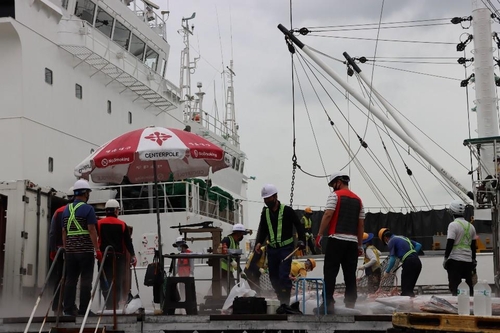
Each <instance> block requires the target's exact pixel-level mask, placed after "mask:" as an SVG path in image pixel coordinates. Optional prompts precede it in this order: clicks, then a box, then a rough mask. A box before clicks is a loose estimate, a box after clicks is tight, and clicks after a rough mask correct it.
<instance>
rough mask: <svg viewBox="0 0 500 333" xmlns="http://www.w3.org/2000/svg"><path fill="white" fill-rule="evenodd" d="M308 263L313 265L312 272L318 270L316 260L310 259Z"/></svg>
mask: <svg viewBox="0 0 500 333" xmlns="http://www.w3.org/2000/svg"><path fill="white" fill-rule="evenodd" d="M307 261H309V262H310V263H311V271H312V270H313V269H315V268H316V260H314V259H311V258H309V259H307Z"/></svg>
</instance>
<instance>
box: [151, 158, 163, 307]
mask: <svg viewBox="0 0 500 333" xmlns="http://www.w3.org/2000/svg"><path fill="white" fill-rule="evenodd" d="M153 172H154V183H155V189H154V191H153V193H154V196H155V205H156V225H157V228H158V256H159V258H158V261H159V263H160V274H161V277H162V285H161V286H160V308H161V310H162V311H163V297H164V295H163V271H164V270H165V268H164V267H163V250H162V245H161V223H160V198H159V194H158V174H157V171H156V161H153Z"/></svg>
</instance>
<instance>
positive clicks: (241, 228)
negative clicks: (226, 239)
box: [233, 223, 247, 233]
mask: <svg viewBox="0 0 500 333" xmlns="http://www.w3.org/2000/svg"><path fill="white" fill-rule="evenodd" d="M235 231H241V232H243V233H247V229H246V228H245V226H244V225H243V224H241V223H237V224H235V225H234V226H233V232H235Z"/></svg>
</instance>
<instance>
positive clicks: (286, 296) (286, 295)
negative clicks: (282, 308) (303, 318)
mask: <svg viewBox="0 0 500 333" xmlns="http://www.w3.org/2000/svg"><path fill="white" fill-rule="evenodd" d="M291 293H292V290H291V289H282V290H281V291H280V293H279V294H278V299H279V301H280V304H285V305H286V306H288V305H290V295H291Z"/></svg>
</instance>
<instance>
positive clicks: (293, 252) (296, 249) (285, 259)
mask: <svg viewBox="0 0 500 333" xmlns="http://www.w3.org/2000/svg"><path fill="white" fill-rule="evenodd" d="M298 250H299V247H296V248H295V250H293V251H292V252H291V253H290V254H289V255H287V256H286V257H285V258H284V259H283V260H281V264H282V263H284V262H285V261H287V260H288V259H290V258H291V257H292V256H293V255H294V254H295V252H297V251H298Z"/></svg>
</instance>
